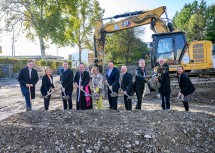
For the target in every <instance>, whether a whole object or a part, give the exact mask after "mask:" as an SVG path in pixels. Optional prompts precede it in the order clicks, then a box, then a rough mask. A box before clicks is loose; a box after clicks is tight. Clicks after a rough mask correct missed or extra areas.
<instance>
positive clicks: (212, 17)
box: [205, 4, 215, 43]
mask: <svg viewBox="0 0 215 153" xmlns="http://www.w3.org/2000/svg"><path fill="white" fill-rule="evenodd" d="M206 25H207V26H206V32H205V36H206V39H207V40H210V41H212V42H213V43H215V4H213V5H211V6H209V7H208V13H207V21H206Z"/></svg>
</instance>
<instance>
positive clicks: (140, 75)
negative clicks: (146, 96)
mask: <svg viewBox="0 0 215 153" xmlns="http://www.w3.org/2000/svg"><path fill="white" fill-rule="evenodd" d="M145 76H146V70H145V60H144V59H141V60H139V68H137V69H136V77H135V91H136V95H137V104H136V109H141V105H142V96H143V90H144V87H145V86H144V84H145V82H146V81H145Z"/></svg>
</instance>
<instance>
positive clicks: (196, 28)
mask: <svg viewBox="0 0 215 153" xmlns="http://www.w3.org/2000/svg"><path fill="white" fill-rule="evenodd" d="M214 12H215V10H214V5H212V6H207V5H206V1H205V0H202V1H201V2H200V4H198V1H196V0H195V1H194V2H193V3H191V4H190V3H189V4H185V5H184V7H183V8H182V9H181V11H179V12H176V15H175V16H174V17H173V21H174V23H175V24H176V26H177V27H178V29H180V30H182V31H184V32H185V33H186V34H187V40H188V41H193V40H204V39H207V40H211V41H212V42H215V37H214V36H215V35H214V33H215V13H214Z"/></svg>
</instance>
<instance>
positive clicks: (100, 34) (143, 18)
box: [94, 6, 175, 66]
mask: <svg viewBox="0 0 215 153" xmlns="http://www.w3.org/2000/svg"><path fill="white" fill-rule="evenodd" d="M163 13H165V14H166V7H165V6H161V7H158V8H156V9H153V10H148V11H136V12H130V13H125V14H120V15H116V16H114V17H110V18H105V19H102V20H100V21H99V22H98V23H97V25H96V28H95V32H94V52H95V61H94V62H95V64H96V65H97V66H102V65H103V59H104V46H105V36H106V34H107V33H113V32H117V31H120V30H125V29H129V28H134V27H138V26H142V25H147V24H150V28H151V30H152V31H153V32H154V33H168V32H172V31H175V29H174V28H173V26H172V24H170V22H168V24H166V23H165V22H164V20H162V19H161V18H160V17H161V15H162V14H163ZM122 17H124V19H123V20H120V21H117V22H113V19H117V18H122ZM166 18H167V21H169V20H168V16H167V14H166ZM107 19H111V20H112V22H109V23H106V24H103V20H107Z"/></svg>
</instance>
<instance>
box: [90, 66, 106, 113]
mask: <svg viewBox="0 0 215 153" xmlns="http://www.w3.org/2000/svg"><path fill="white" fill-rule="evenodd" d="M91 73H92V74H93V76H92V88H93V93H94V96H95V100H96V105H97V108H98V109H104V106H103V103H102V94H103V90H104V85H103V77H102V75H101V74H100V73H99V68H98V67H96V66H94V67H93V68H92V69H91Z"/></svg>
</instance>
